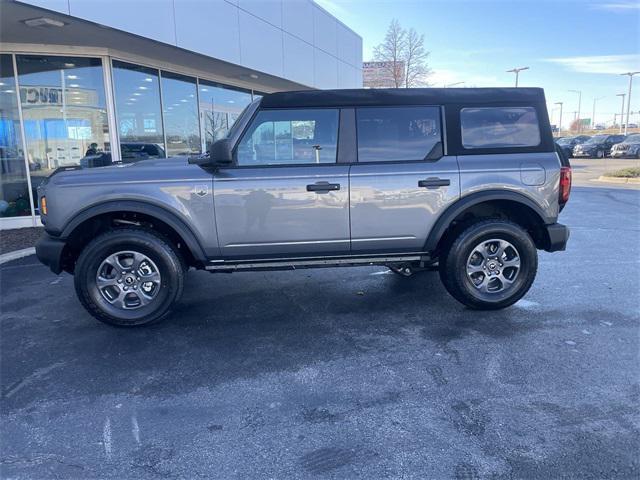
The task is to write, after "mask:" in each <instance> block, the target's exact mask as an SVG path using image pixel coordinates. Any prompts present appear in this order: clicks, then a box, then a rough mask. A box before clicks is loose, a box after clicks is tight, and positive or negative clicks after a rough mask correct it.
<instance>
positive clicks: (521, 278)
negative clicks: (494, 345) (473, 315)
mask: <svg viewBox="0 0 640 480" xmlns="http://www.w3.org/2000/svg"><path fill="white" fill-rule="evenodd" d="M490 239H501V240H506V241H507V242H509V243H511V244H512V245H513V246H514V247H515V248H516V250H517V252H518V254H519V257H520V261H521V267H520V268H521V270H520V271H519V272H518V276H517V277H516V278H515V280H514V283H513V286H512V288H511V289H510V290H508V291H506V292H503V293H502V294H501V293H482V292H480V291H478V289H477V288H476V287H475V286H474V285H473V283H472V281H471V280H470V279H469V277H468V275H467V262H468V259H469V256H470V255H471V253H472V252H473V250H474V248H475V247H476V246H477V245H478V244H480V243H481V242H483V241H486V240H490ZM537 270H538V252H537V250H536V246H535V243H534V242H533V240H532V239H531V236H530V235H529V234H528V233H527V232H526V230H524V229H523V228H522V227H521V226H520V225H517V224H515V223H513V222H510V221H507V220H498V219H490V220H481V221H478V222H476V223H474V224H472V225H471V226H469V227H467V228H466V229H465V230H463V231H462V233H460V234H459V235H458V236H457V238H455V239H454V240H453V241H452V242H451V243H450V244H449V245H448V246H446V247H445V249H444V251H443V252H442V254H441V256H440V279H441V280H442V283H443V284H444V286H445V288H446V289H447V291H448V292H449V294H450V295H451V296H452V297H453V298H455V299H456V300H458V301H459V302H460V303H462V304H464V305H466V306H467V307H469V308H472V309H476V310H499V309H502V308H506V307H509V306H511V305H513V304H514V303H516V302H517V301H518V300H520V299H521V298H522V297H523V296H524V295H525V294H526V293H527V291H529V288H531V285H532V283H533V281H534V279H535V277H536V272H537Z"/></svg>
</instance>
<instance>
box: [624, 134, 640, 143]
mask: <svg viewBox="0 0 640 480" xmlns="http://www.w3.org/2000/svg"><path fill="white" fill-rule="evenodd" d="M624 143H640V133H636V134H634V135H629V137H628V138H627V139H626V140H625V141H624Z"/></svg>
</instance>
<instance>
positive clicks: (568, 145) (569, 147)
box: [556, 135, 591, 158]
mask: <svg viewBox="0 0 640 480" xmlns="http://www.w3.org/2000/svg"><path fill="white" fill-rule="evenodd" d="M590 138H591V137H590V136H589V135H576V136H575V137H562V138H559V139H557V140H556V143H557V144H558V146H559V147H560V148H561V149H562V150H563V151H564V153H565V154H566V155H567V157H568V158H571V157H573V147H575V146H576V145H580V144H582V143H584V142H586V141H587V140H589V139H590Z"/></svg>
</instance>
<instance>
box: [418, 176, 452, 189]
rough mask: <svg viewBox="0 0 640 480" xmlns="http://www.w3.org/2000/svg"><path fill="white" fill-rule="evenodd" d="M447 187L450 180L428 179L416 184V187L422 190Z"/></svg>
mask: <svg viewBox="0 0 640 480" xmlns="http://www.w3.org/2000/svg"><path fill="white" fill-rule="evenodd" d="M449 185H451V180H449V179H448V178H437V177H429V178H427V179H426V180H420V181H419V182H418V186H419V187H424V188H438V187H448V186H449Z"/></svg>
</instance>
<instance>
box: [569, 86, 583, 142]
mask: <svg viewBox="0 0 640 480" xmlns="http://www.w3.org/2000/svg"><path fill="white" fill-rule="evenodd" d="M569 91H570V92H573V93H577V94H578V133H580V132H582V122H581V121H580V108H581V106H582V91H581V90H569Z"/></svg>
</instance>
